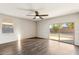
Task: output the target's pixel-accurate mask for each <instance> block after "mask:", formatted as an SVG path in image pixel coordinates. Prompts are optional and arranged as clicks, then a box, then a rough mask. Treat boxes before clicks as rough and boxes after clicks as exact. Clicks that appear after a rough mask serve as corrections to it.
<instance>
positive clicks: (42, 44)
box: [0, 39, 79, 55]
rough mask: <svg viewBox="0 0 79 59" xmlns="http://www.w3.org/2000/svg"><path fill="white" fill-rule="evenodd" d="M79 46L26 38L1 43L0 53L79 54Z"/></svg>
mask: <svg viewBox="0 0 79 59" xmlns="http://www.w3.org/2000/svg"><path fill="white" fill-rule="evenodd" d="M78 54H79V47H78V46H74V45H71V44H66V43H61V42H57V41H53V40H48V39H24V40H21V42H20V46H19V45H18V41H15V42H10V43H6V44H0V55H78Z"/></svg>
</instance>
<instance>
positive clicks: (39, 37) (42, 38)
mask: <svg viewBox="0 0 79 59" xmlns="http://www.w3.org/2000/svg"><path fill="white" fill-rule="evenodd" d="M27 39H44V38H41V37H30V38H27Z"/></svg>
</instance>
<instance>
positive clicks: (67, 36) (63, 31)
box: [49, 22, 75, 44]
mask: <svg viewBox="0 0 79 59" xmlns="http://www.w3.org/2000/svg"><path fill="white" fill-rule="evenodd" d="M49 28H50V34H49V39H52V40H57V41H61V42H65V43H70V44H74V40H75V35H74V34H75V32H74V23H73V22H68V23H55V24H51V25H50V26H49Z"/></svg>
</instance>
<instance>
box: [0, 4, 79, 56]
mask: <svg viewBox="0 0 79 59" xmlns="http://www.w3.org/2000/svg"><path fill="white" fill-rule="evenodd" d="M0 55H79V4H78V3H0Z"/></svg>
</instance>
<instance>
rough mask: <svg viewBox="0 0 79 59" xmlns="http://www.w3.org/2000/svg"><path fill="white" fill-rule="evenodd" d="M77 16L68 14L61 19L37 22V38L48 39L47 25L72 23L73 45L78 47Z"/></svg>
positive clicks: (78, 17) (78, 23) (78, 28)
mask: <svg viewBox="0 0 79 59" xmlns="http://www.w3.org/2000/svg"><path fill="white" fill-rule="evenodd" d="M78 20H79V14H78V13H75V14H70V15H65V16H61V17H55V18H51V19H49V20H42V21H39V22H38V37H42V38H48V36H49V25H50V24H54V23H64V22H74V24H75V44H76V45H79V21H78Z"/></svg>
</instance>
